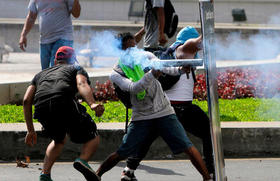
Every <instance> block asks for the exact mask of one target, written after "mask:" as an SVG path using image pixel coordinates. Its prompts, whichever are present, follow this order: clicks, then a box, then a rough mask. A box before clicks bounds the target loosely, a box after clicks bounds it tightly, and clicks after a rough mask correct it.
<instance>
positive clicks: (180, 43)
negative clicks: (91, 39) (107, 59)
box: [121, 26, 215, 181]
mask: <svg viewBox="0 0 280 181" xmlns="http://www.w3.org/2000/svg"><path fill="white" fill-rule="evenodd" d="M201 41H202V36H199V33H198V32H197V30H196V29H195V28H194V27H192V26H187V27H185V28H183V29H182V30H181V31H180V32H179V33H178V35H177V37H176V41H175V42H174V43H173V44H172V45H171V46H170V48H169V50H167V51H170V50H171V51H172V52H173V51H174V52H173V54H174V57H175V58H176V59H193V58H195V57H197V52H198V51H199V50H200V49H201V48H202V46H201V45H202V44H201ZM123 44H124V45H123V46H124V47H125V48H128V47H129V46H131V44H128V42H127V41H126V42H124V43H123ZM134 46H135V44H134ZM164 53H165V52H164ZM165 58H166V57H165ZM193 69H194V68H193V67H188V69H187V72H188V73H187V74H186V75H187V76H186V75H185V74H183V75H181V76H180V78H179V79H178V81H177V82H176V83H175V84H174V85H172V86H171V88H168V89H167V90H165V93H166V95H167V96H168V98H169V99H170V102H171V105H172V107H173V108H174V110H175V113H176V115H177V117H178V119H179V121H180V122H181V124H182V125H183V127H184V129H185V130H186V131H187V132H189V133H192V134H193V135H195V136H197V137H199V138H200V139H201V140H202V143H203V155H204V160H205V163H206V166H207V169H208V171H209V173H210V175H211V176H212V177H214V173H215V169H214V160H213V148H212V140H211V132H210V121H209V118H208V116H207V115H206V114H205V112H204V111H203V110H201V108H200V107H198V106H197V105H195V104H192V100H193V89H194V82H195V74H194V70H193ZM161 78H162V79H164V77H161ZM169 82H171V81H169ZM154 138H156V135H155V136H154ZM152 142H153V140H152V139H151V141H150V142H146V144H145V145H144V146H142V149H141V151H140V152H139V153H137V154H136V155H135V156H133V157H129V158H128V159H127V166H126V167H125V168H124V170H123V172H122V175H121V180H122V181H130V180H131V181H137V179H136V177H135V174H134V171H135V170H136V169H137V167H138V166H139V163H140V161H141V160H142V159H143V158H144V157H145V155H146V154H147V152H148V150H149V148H150V146H151V144H152Z"/></svg>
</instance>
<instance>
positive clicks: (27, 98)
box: [23, 85, 37, 146]
mask: <svg viewBox="0 0 280 181" xmlns="http://www.w3.org/2000/svg"><path fill="white" fill-rule="evenodd" d="M35 91H36V87H35V86H34V85H30V86H29V87H28V88H27V90H26V93H25V95H24V98H23V113H24V118H25V122H26V126H27V134H26V136H25V144H27V145H29V146H33V145H35V144H36V143H37V134H36V132H35V130H34V125H33V119H32V103H33V99H34V95H35Z"/></svg>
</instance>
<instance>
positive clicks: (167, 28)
mask: <svg viewBox="0 0 280 181" xmlns="http://www.w3.org/2000/svg"><path fill="white" fill-rule="evenodd" d="M146 2H147V4H148V5H149V7H150V8H151V7H152V2H151V0H146ZM164 14H165V25H164V33H165V34H166V35H167V37H168V38H171V37H173V36H174V34H175V33H176V30H177V27H178V22H179V18H178V15H177V14H176V12H175V9H174V7H173V5H172V3H171V1H170V0H165V2H164Z"/></svg>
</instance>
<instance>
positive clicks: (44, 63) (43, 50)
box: [40, 39, 73, 70]
mask: <svg viewBox="0 0 280 181" xmlns="http://www.w3.org/2000/svg"><path fill="white" fill-rule="evenodd" d="M62 46H70V47H73V41H72V40H63V39H59V40H57V41H55V42H53V43H48V44H40V58H41V67H42V70H43V69H46V68H49V67H52V66H54V58H55V54H56V51H57V49H59V48H60V47H62Z"/></svg>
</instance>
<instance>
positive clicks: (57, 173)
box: [0, 158, 280, 181]
mask: <svg viewBox="0 0 280 181" xmlns="http://www.w3.org/2000/svg"><path fill="white" fill-rule="evenodd" d="M90 165H91V166H92V167H93V169H94V170H96V169H97V168H98V166H99V165H100V162H90ZM225 165H226V170H225V172H226V175H227V177H228V181H279V180H280V159H279V158H278V159H273V158H269V159H226V160H225ZM124 166H125V163H124V162H120V163H119V164H118V165H117V166H116V167H114V168H113V169H112V170H110V171H109V172H107V173H105V174H104V175H103V177H102V181H114V180H120V174H121V171H122V169H123V168H124ZM41 168H42V163H36V162H31V163H30V164H29V167H28V168H20V167H16V163H1V164H0V180H1V181H22V180H28V181H37V180H38V176H39V173H40V170H41ZM135 173H136V176H137V178H138V179H139V181H182V180H184V181H200V180H202V178H201V176H200V175H199V173H198V172H197V171H196V170H195V168H194V167H193V166H192V164H191V163H190V161H188V160H187V161H186V160H157V161H143V162H142V163H141V165H140V166H139V168H138V170H137V171H136V172H135ZM52 178H53V180H55V181H56V180H59V181H66V180H67V181H68V180H73V181H76V180H84V178H83V176H82V175H81V174H80V173H79V172H77V171H76V170H75V169H74V168H73V167H72V163H71V162H58V163H56V164H55V165H54V167H53V171H52Z"/></svg>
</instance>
